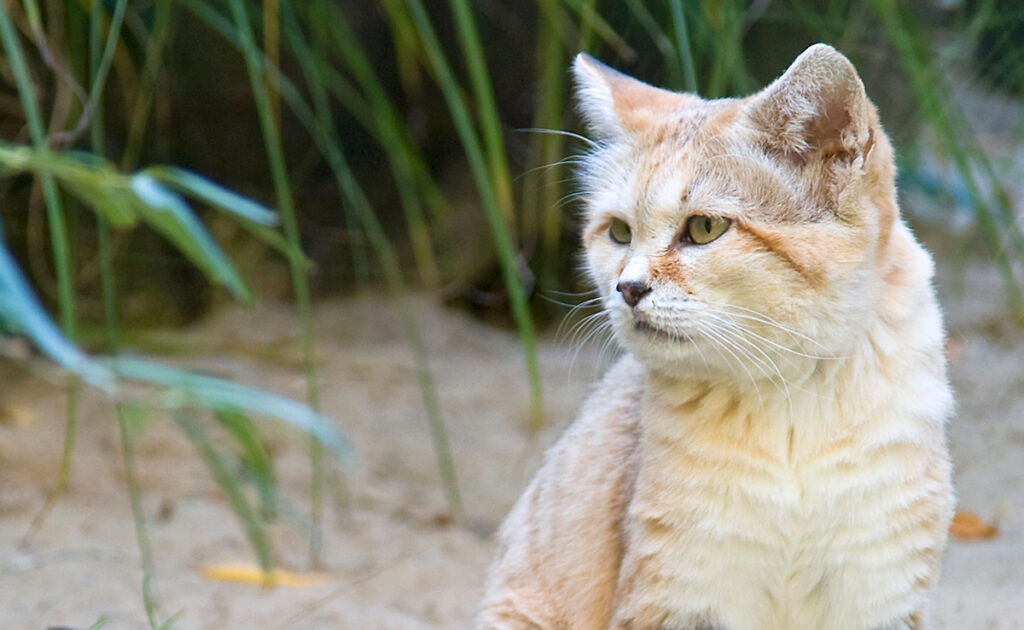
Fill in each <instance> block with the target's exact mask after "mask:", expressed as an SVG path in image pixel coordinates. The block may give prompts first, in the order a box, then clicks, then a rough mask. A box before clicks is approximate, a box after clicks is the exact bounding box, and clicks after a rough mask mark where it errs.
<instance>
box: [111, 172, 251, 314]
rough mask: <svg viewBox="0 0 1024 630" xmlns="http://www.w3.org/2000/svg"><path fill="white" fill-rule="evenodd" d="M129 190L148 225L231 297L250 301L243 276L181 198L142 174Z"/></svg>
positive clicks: (136, 207) (132, 179) (134, 179)
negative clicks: (228, 292) (220, 285)
mask: <svg viewBox="0 0 1024 630" xmlns="http://www.w3.org/2000/svg"><path fill="white" fill-rule="evenodd" d="M131 189H132V192H133V193H135V196H136V197H137V198H138V200H139V202H140V203H138V204H137V205H136V206H135V209H136V211H137V212H138V213H139V216H141V217H142V218H143V219H144V220H145V221H146V223H147V224H148V225H150V226H151V227H152V228H153V229H155V230H156V231H158V232H160V233H161V234H162V235H163V236H164V237H165V238H166V239H167V240H169V241H171V242H172V243H174V245H175V247H177V249H178V251H180V252H181V253H182V254H184V255H185V257H186V258H188V259H189V260H190V261H192V263H193V264H194V265H196V266H197V267H199V268H200V269H202V270H203V272H204V273H206V275H208V276H209V277H211V278H213V279H215V280H216V281H217V282H219V283H220V284H222V285H224V287H225V288H226V289H227V290H228V291H230V292H231V294H232V295H233V296H235V297H236V298H238V299H240V300H242V301H246V302H247V301H250V300H251V298H252V296H251V295H250V293H249V289H248V287H246V286H245V282H244V281H243V280H242V277H241V276H240V275H238V272H237V271H236V270H235V268H234V266H233V265H232V264H231V262H230V261H229V260H228V258H227V256H226V255H224V253H223V252H222V251H221V250H220V248H219V247H218V246H217V244H216V242H215V241H214V240H213V238H212V237H210V235H209V234H208V233H207V232H206V230H205V229H204V228H203V224H202V223H200V222H199V219H197V218H196V216H195V215H194V214H192V211H191V210H190V209H189V207H188V205H187V204H186V203H185V201H184V200H183V199H182V198H181V197H179V196H178V195H177V194H175V193H173V192H171V191H170V190H168V189H167V188H165V187H163V186H162V185H161V184H160V183H159V182H157V180H155V179H153V178H152V177H150V176H149V175H147V174H145V173H139V174H137V175H134V176H133V177H132V178H131Z"/></svg>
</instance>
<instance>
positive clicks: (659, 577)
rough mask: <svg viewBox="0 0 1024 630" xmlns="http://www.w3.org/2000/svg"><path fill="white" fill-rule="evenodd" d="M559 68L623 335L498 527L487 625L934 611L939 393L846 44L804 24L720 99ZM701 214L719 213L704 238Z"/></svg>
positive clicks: (908, 619)
mask: <svg viewBox="0 0 1024 630" xmlns="http://www.w3.org/2000/svg"><path fill="white" fill-rule="evenodd" d="M574 72H575V76H576V80H577V84H578V87H579V98H580V103H581V110H582V113H583V115H584V118H585V119H586V121H587V123H588V125H589V127H590V129H591V131H592V132H593V134H594V135H595V136H596V138H597V145H596V148H595V149H594V150H593V152H592V153H591V154H590V155H589V156H588V157H587V159H586V161H585V166H584V170H583V173H582V187H583V192H584V194H585V200H586V221H587V224H586V227H585V230H584V233H583V243H584V247H585V250H586V261H587V266H588V270H589V273H590V277H591V279H592V280H593V282H594V285H595V286H596V287H597V290H598V292H599V294H600V296H601V299H602V301H603V305H604V310H605V312H606V314H607V317H608V319H609V321H610V323H611V326H612V329H613V331H614V335H615V338H616V340H617V341H618V342H619V343H620V344H621V346H622V347H623V348H624V349H625V350H626V354H625V356H624V357H623V358H622V359H620V360H619V362H618V363H617V364H616V365H615V366H614V367H613V368H612V369H611V370H610V371H609V373H608V374H607V375H606V376H605V378H604V379H603V380H602V381H601V382H600V383H599V384H598V385H597V387H596V388H595V391H594V393H593V394H592V396H591V397H590V399H589V401H588V402H587V403H586V405H585V406H584V408H583V410H582V411H581V413H580V416H579V418H578V419H577V420H576V421H575V422H574V423H573V424H572V425H571V426H570V428H569V429H568V430H567V431H566V433H565V434H564V435H563V437H562V438H561V439H560V440H559V441H558V443H557V444H555V446H553V447H552V448H551V450H550V451H549V452H548V454H547V456H546V460H545V463H544V465H543V467H542V468H541V469H540V471H539V472H538V473H537V476H536V477H535V478H534V480H533V482H532V483H531V484H530V486H529V487H528V488H527V490H526V492H525V493H524V494H523V496H522V497H521V498H520V500H519V502H518V503H517V504H516V506H515V507H514V508H513V510H512V512H511V514H510V515H509V516H508V518H507V520H506V521H505V523H504V525H503V526H502V528H501V531H500V533H499V535H498V545H499V546H498V551H497V557H496V559H495V561H494V564H493V566H492V567H491V570H490V573H489V576H488V580H487V584H486V587H485V595H484V601H483V606H482V609H481V611H480V614H479V615H478V618H477V626H478V627H479V628H482V629H483V628H488V629H490V628H508V629H511V628H544V629H555V628H564V629H582V630H589V629H604V628H615V629H645V630H646V629H651V630H653V629H666V630H667V629H672V630H826V629H827V630H895V629H913V630H922V629H924V628H926V627H927V614H926V611H927V597H928V593H929V590H930V589H931V587H932V586H933V584H934V583H935V580H936V577H937V571H938V565H939V559H940V555H941V553H942V550H943V547H944V546H945V544H946V532H947V528H948V525H949V520H950V518H951V515H952V506H953V491H952V486H951V482H950V474H951V471H950V462H949V456H948V452H947V448H946V443H945V429H944V426H945V422H946V420H947V418H948V417H949V415H950V413H951V410H952V406H953V400H952V394H951V391H950V387H949V384H948V381H947V377H946V367H945V361H944V357H943V352H942V348H943V337H944V334H943V327H942V318H941V314H940V312H939V309H938V306H937V303H936V299H935V295H934V291H933V288H932V285H931V281H932V261H931V258H930V257H929V255H928V253H927V252H925V250H924V249H923V248H922V247H921V246H920V245H919V244H918V243H917V242H916V241H915V239H914V237H913V236H912V234H911V233H910V231H909V230H908V229H907V227H906V225H905V224H904V223H903V221H902V220H901V218H900V216H899V211H898V208H897V205H896V194H895V186H894V165H893V155H892V149H891V147H890V145H889V142H888V140H887V138H886V136H885V134H884V132H883V131H882V128H881V126H880V125H879V122H878V119H877V114H876V110H875V108H874V106H873V105H872V104H871V103H870V101H869V100H868V99H867V97H866V95H865V93H864V88H863V85H862V84H861V81H860V79H859V78H858V76H857V73H856V71H855V70H854V68H853V66H852V65H851V64H850V62H849V61H848V60H847V59H846V58H845V57H843V56H842V55H841V54H840V53H838V52H836V51H835V50H834V49H832V48H830V47H828V46H825V45H821V44H819V45H816V46H813V47H811V48H809V49H808V50H807V51H805V52H804V53H803V54H802V55H801V56H800V57H798V58H797V60H796V61H795V62H794V63H793V65H792V66H791V67H790V68H789V70H787V72H786V73H785V74H784V75H783V76H781V77H780V78H779V79H777V80H776V81H775V82H773V83H772V84H771V85H769V86H768V87H766V88H765V89H764V90H762V91H761V92H759V93H757V94H754V95H753V96H750V97H747V98H744V99H730V100H715V101H705V100H702V99H700V98H698V97H696V96H694V95H690V94H677V93H673V92H668V91H665V90H661V89H657V88H654V87H651V86H648V85H646V84H643V83H641V82H639V81H636V80H634V79H631V78H629V77H626V76H625V75H622V74H619V73H617V72H615V71H614V70H612V69H610V68H607V67H605V66H602V65H601V64H599V63H598V62H596V61H594V60H593V59H591V58H589V57H586V56H584V55H581V56H580V57H578V58H577V60H576V63H575V66H574ZM695 217H696V218H697V219H699V220H702V221H703V220H704V218H705V217H710V218H714V219H715V220H722V219H725V220H727V221H728V227H727V228H726V229H725V230H724V232H722V233H721V235H719V236H717V238H714V239H713V240H712V241H710V242H707V243H697V242H695V240H694V239H692V238H690V234H691V233H690V232H688V230H689V227H688V226H689V225H690V222H691V221H693V220H695V219H694V218H695ZM616 222H621V223H624V224H625V226H627V227H628V233H627V237H625V238H623V236H622V235H623V233H624V232H623V228H622V225H621V223H620V224H619V225H618V228H617V229H618V231H614V230H612V227H613V224H614V223H616ZM709 225H710V224H709ZM615 235H618V236H617V237H615ZM629 286H631V287H634V289H633V290H632V297H631V299H630V300H627V299H626V297H627V293H629V291H627V290H626V289H624V288H623V287H629ZM630 302H632V303H630Z"/></svg>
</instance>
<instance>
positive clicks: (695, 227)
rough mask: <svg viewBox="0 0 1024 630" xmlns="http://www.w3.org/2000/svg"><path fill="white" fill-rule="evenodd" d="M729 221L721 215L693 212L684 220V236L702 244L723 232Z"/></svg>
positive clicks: (727, 227)
mask: <svg viewBox="0 0 1024 630" xmlns="http://www.w3.org/2000/svg"><path fill="white" fill-rule="evenodd" d="M731 223H732V222H731V221H730V220H729V219H724V218H722V217H709V216H705V215H702V214H695V215H693V216H692V217H690V218H689V219H688V220H687V221H686V238H687V239H688V240H689V241H690V242H691V243H694V244H697V245H704V244H706V243H710V242H711V241H713V240H715V239H716V238H718V237H719V236H721V235H722V234H725V231H726V230H728V229H729V225H730V224H731Z"/></svg>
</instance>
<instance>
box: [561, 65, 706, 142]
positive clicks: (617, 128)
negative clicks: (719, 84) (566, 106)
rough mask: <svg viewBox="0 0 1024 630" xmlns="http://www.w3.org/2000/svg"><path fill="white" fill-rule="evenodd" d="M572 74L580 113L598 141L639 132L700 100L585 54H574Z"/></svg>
mask: <svg viewBox="0 0 1024 630" xmlns="http://www.w3.org/2000/svg"><path fill="white" fill-rule="evenodd" d="M572 73H573V77H574V78H575V79H576V98H577V100H578V102H579V109H580V113H581V114H582V116H583V120H584V122H586V124H587V126H588V127H589V128H590V131H591V132H592V133H593V134H594V135H595V136H596V139H599V140H614V139H616V138H619V137H622V136H623V135H626V134H627V133H630V132H633V133H635V132H639V131H642V130H643V128H644V126H645V125H649V124H652V123H654V122H655V121H656V120H657V119H659V118H663V117H664V116H665V115H666V114H670V113H671V112H674V111H676V110H679V109H682V108H683V107H685V106H686V105H687V104H688V103H691V102H695V101H699V100H700V99H699V98H698V97H696V96H693V95H691V94H680V93H677V92H671V91H669V90H663V89H661V88H656V87H654V86H651V85H648V84H646V83H644V82H643V81H638V80H636V79H634V78H632V77H629V76H626V75H625V74H622V73H621V72H619V71H618V70H614V69H612V68H609V67H608V66H606V65H604V64H603V63H601V62H600V61H598V60H596V59H594V58H593V57H591V56H590V55H588V54H586V53H580V54H578V55H576V60H575V61H574V62H573V64H572Z"/></svg>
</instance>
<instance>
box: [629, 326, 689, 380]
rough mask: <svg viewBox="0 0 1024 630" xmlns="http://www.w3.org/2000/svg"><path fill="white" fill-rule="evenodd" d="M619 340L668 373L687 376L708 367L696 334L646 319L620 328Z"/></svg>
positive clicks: (642, 359)
mask: <svg viewBox="0 0 1024 630" xmlns="http://www.w3.org/2000/svg"><path fill="white" fill-rule="evenodd" d="M618 337H619V342H620V343H621V344H622V346H623V347H624V348H625V349H626V350H628V351H629V353H630V354H632V355H633V356H634V357H635V358H636V359H637V360H639V361H640V362H641V363H643V364H644V365H645V366H646V367H647V368H648V369H651V370H655V371H657V372H662V373H665V374H668V375H675V376H686V375H690V374H693V372H694V371H695V370H701V369H707V365H706V364H705V363H704V361H703V360H702V358H701V353H700V350H699V349H698V348H697V346H696V345H695V343H694V341H693V339H692V338H690V337H689V336H687V335H685V334H679V333H673V332H670V331H667V330H664V329H662V328H658V327H657V326H655V325H653V324H651V323H650V322H648V321H645V320H642V319H636V320H634V321H632V322H630V323H629V324H625V325H624V326H623V327H622V328H621V329H620V330H619V335H618Z"/></svg>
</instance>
